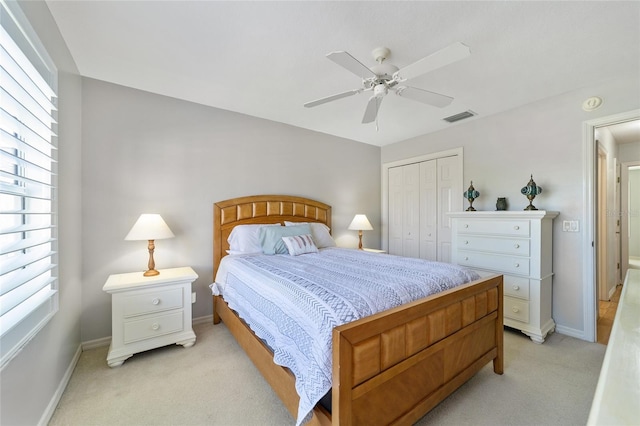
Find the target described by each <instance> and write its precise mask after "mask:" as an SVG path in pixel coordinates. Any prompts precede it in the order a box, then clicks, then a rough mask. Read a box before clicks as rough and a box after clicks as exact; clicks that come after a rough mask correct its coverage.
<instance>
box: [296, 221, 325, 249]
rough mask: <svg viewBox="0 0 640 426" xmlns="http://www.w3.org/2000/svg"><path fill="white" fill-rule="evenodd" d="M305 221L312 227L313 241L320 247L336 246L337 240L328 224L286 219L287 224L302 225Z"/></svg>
mask: <svg viewBox="0 0 640 426" xmlns="http://www.w3.org/2000/svg"><path fill="white" fill-rule="evenodd" d="M303 223H306V224H308V225H309V226H310V227H311V236H312V237H313V242H314V243H316V246H317V247H318V248H325V247H335V246H336V242H335V241H334V239H333V237H332V236H331V233H330V232H329V231H330V229H329V227H328V226H327V225H325V224H324V223H320V222H289V221H285V222H284V225H285V226H295V225H302V224H303Z"/></svg>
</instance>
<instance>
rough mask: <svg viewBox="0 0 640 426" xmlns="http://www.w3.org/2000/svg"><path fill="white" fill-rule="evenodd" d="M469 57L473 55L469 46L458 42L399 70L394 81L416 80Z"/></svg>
mask: <svg viewBox="0 0 640 426" xmlns="http://www.w3.org/2000/svg"><path fill="white" fill-rule="evenodd" d="M469 55H471V50H469V46H467V45H465V44H462V43H460V42H456V43H453V44H451V45H449V46H447V47H445V48H444V49H441V50H438V51H437V52H435V53H432V54H431V55H429V56H427V57H425V58H422V59H420V60H419V61H417V62H414V63H413V64H410V65H407V66H406V67H404V68H402V69H400V70H398V71H397V72H396V73H395V74H394V79H396V80H398V81H405V80H411V79H412V78H416V77H418V76H420V75H422V74H425V73H428V72H429V71H433V70H435V69H438V68H441V67H444V66H445V65H449V64H451V63H453V62H456V61H459V60H461V59H464V58H466V57H468V56H469Z"/></svg>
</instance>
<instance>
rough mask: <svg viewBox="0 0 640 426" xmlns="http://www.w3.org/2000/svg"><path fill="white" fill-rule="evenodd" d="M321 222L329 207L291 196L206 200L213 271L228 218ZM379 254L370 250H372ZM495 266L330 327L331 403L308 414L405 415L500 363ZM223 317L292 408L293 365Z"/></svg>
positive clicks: (224, 246) (334, 417)
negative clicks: (210, 206) (210, 208)
mask: <svg viewBox="0 0 640 426" xmlns="http://www.w3.org/2000/svg"><path fill="white" fill-rule="evenodd" d="M285 222H307V223H321V224H325V225H327V226H328V227H329V228H330V227H331V207H330V206H329V205H327V204H324V203H321V202H318V201H315V200H311V199H307V198H302V197H295V196H283V195H258V196H250V197H241V198H235V199H231V200H226V201H221V202H218V203H215V204H214V224H213V228H214V238H213V241H214V245H213V254H214V256H213V262H214V263H213V265H214V277H215V275H216V272H217V269H218V266H219V265H220V261H221V259H222V258H223V257H224V256H225V255H226V254H227V251H228V250H229V244H228V242H227V240H228V237H229V235H230V234H231V232H232V230H233V229H234V227H236V226H237V225H248V224H283V223H285ZM373 256H379V255H375V254H374V255H373ZM502 297H503V294H502V276H492V277H487V278H484V279H480V280H477V281H473V282H471V283H468V284H464V285H460V286H457V287H455V288H453V289H450V290H445V291H443V292H440V293H438V294H435V295H431V296H428V297H425V298H422V299H420V300H416V301H413V302H409V303H406V304H403V305H401V306H398V307H395V308H391V309H388V310H385V311H383V312H379V313H376V314H373V315H370V316H367V317H365V318H361V319H358V320H356V321H353V322H349V323H346V324H343V325H339V326H337V327H335V328H334V329H333V331H332V348H331V351H332V393H331V411H329V410H328V409H327V408H325V406H323V405H322V404H317V405H316V406H315V407H314V408H313V410H312V413H311V418H310V420H309V424H326V425H328V424H334V425H338V424H340V425H351V424H367V425H372V424H412V423H414V422H416V421H417V420H418V419H419V418H420V417H422V416H423V415H424V414H425V413H426V412H428V411H429V410H431V409H432V408H433V407H435V406H436V405H437V404H438V403H439V402H440V401H442V400H443V399H445V398H446V397H447V396H448V395H450V394H451V393H452V392H454V391H455V390H456V389H457V388H458V387H460V386H461V385H462V384H463V383H465V382H466V381H467V380H468V379H469V378H471V377H472V376H473V375H474V374H475V373H476V372H478V371H479V370H480V369H481V368H483V367H484V366H485V365H486V364H487V363H488V362H490V361H492V362H493V370H494V372H495V373H497V374H502V373H503V325H502V324H503V323H502V321H503V313H502ZM213 312H214V323H216V324H217V323H219V322H220V321H223V322H224V323H225V324H226V326H227V328H228V329H229V331H230V332H231V333H232V334H233V336H234V337H235V338H236V340H237V342H238V343H239V344H240V346H241V347H242V348H243V349H244V350H245V352H246V353H247V355H248V356H249V358H250V359H251V360H252V361H253V362H254V364H255V365H256V367H257V368H258V370H259V371H260V372H261V373H262V375H263V376H264V378H265V379H266V380H267V382H269V384H270V385H271V386H272V388H273V390H274V391H275V392H276V394H277V395H278V396H279V397H280V399H281V400H282V402H283V403H284V405H285V406H286V408H287V409H288V410H289V412H290V413H291V414H292V416H293V417H294V418H297V417H298V413H297V411H298V404H299V402H300V397H299V396H298V393H297V391H296V387H295V385H296V379H295V376H294V375H293V373H292V372H291V371H290V370H289V369H287V368H285V367H282V366H280V365H277V364H276V363H274V353H273V351H272V350H271V349H270V348H269V346H268V345H267V344H265V342H264V341H263V340H262V339H260V338H258V337H257V336H256V335H255V333H254V332H253V331H252V330H251V328H249V326H248V325H247V324H246V323H245V322H244V321H243V320H242V319H240V317H239V316H238V314H237V313H236V312H235V311H234V310H232V309H231V308H229V306H228V304H227V302H226V301H225V299H224V296H222V295H217V296H214V297H213Z"/></svg>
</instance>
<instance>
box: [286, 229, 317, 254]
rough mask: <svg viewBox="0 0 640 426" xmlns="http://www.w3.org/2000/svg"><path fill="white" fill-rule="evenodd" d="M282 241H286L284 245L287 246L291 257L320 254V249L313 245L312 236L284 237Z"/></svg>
mask: <svg viewBox="0 0 640 426" xmlns="http://www.w3.org/2000/svg"><path fill="white" fill-rule="evenodd" d="M282 241H284V245H286V246H287V250H289V255H291V256H299V255H301V254H306V253H317V252H318V247H316V245H315V244H314V243H313V237H312V236H311V234H304V235H294V236H291V237H282Z"/></svg>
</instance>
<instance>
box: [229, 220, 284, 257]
mask: <svg viewBox="0 0 640 426" xmlns="http://www.w3.org/2000/svg"><path fill="white" fill-rule="evenodd" d="M265 226H282V225H280V224H279V223H269V224H266V223H261V224H252V225H238V226H236V227H235V228H233V230H232V231H231V234H229V238H227V242H229V251H230V252H232V253H234V254H237V253H262V245H261V244H260V238H259V236H260V228H263V227H265Z"/></svg>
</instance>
